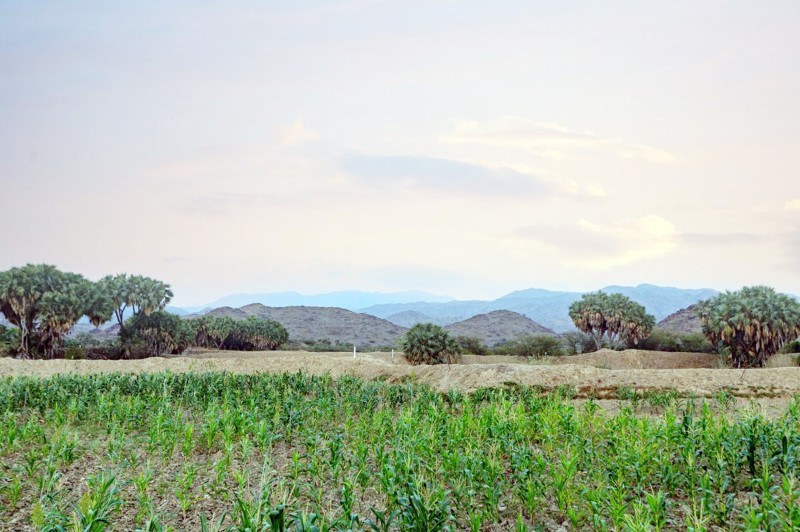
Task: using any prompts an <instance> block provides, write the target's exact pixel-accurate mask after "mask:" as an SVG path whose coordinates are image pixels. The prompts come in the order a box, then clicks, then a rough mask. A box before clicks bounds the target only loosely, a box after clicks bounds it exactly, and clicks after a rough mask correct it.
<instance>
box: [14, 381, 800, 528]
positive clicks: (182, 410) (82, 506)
mask: <svg viewBox="0 0 800 532" xmlns="http://www.w3.org/2000/svg"><path fill="white" fill-rule="evenodd" d="M568 395H569V390H567V389H564V390H563V391H562V392H561V393H551V394H543V393H541V392H540V391H538V390H536V389H533V388H524V387H523V388H516V389H512V390H497V389H484V390H478V391H477V392H475V393H474V394H472V395H466V394H462V393H460V392H457V391H451V392H449V393H444V394H443V393H438V392H435V391H433V390H431V389H429V388H426V387H422V386H419V385H414V384H411V383H408V384H405V385H390V384H387V383H381V382H369V381H363V380H360V379H357V378H353V377H341V378H339V379H336V380H334V379H332V378H331V377H330V376H325V375H323V376H310V375H307V374H303V373H296V374H279V375H264V374H258V375H232V374H227V373H207V374H197V373H187V374H143V375H139V376H131V375H120V374H105V375H89V376H57V377H53V378H50V379H38V378H27V377H15V378H5V379H2V380H0V443H1V444H2V445H1V446H0V449H2V450H1V451H0V453H1V456H2V460H1V461H0V463H1V464H2V466H0V467H1V468H2V469H0V479H1V480H0V500H1V501H2V507H1V508H0V512H1V515H2V519H3V520H4V521H5V523H6V526H9V527H11V528H13V529H21V528H25V527H33V528H36V529H47V530H64V529H72V528H73V527H76V529H77V528H80V529H82V530H102V529H104V528H105V527H107V526H113V528H115V529H126V530H132V529H137V528H138V529H141V530H161V529H164V528H165V527H166V528H172V529H176V530H182V529H198V528H201V527H205V528H206V529H227V530H247V529H249V530H263V529H270V530H283V529H289V528H290V527H291V528H292V529H294V530H333V529H339V530H344V529H359V530H360V529H365V530H395V529H402V530H439V529H443V528H453V529H473V530H486V529H497V530H508V529H515V528H516V529H518V530H525V529H530V528H537V527H538V528H540V529H552V528H554V527H557V526H559V525H561V524H564V525H566V526H574V527H588V528H593V529H612V528H618V529H620V528H625V529H632V530H644V529H656V530H658V529H670V528H671V529H684V528H689V527H691V528H694V529H695V530H702V529H704V528H706V527H724V528H736V527H743V528H747V529H755V528H780V529H797V528H798V527H800V504H799V503H798V500H799V499H800V490H798V483H797V480H796V478H797V474H798V467H799V466H798V464H800V431H798V427H799V426H800V425H799V423H800V402H798V400H797V399H796V398H795V399H794V400H793V401H791V403H790V404H789V406H788V408H787V410H786V412H785V414H784V415H782V416H780V417H779V418H776V419H766V418H764V417H761V416H760V415H758V414H756V413H747V412H735V413H726V408H727V407H729V405H730V402H731V398H730V396H728V395H726V394H719V395H718V396H717V397H716V398H715V399H713V400H711V401H701V402H700V403H697V402H692V401H685V402H682V401H680V400H679V399H677V398H675V397H674V396H669V395H662V396H659V397H658V399H657V400H655V399H650V407H651V408H656V409H657V414H658V415H653V412H652V411H651V412H650V413H649V415H643V414H644V413H643V412H641V411H639V410H638V409H639V408H640V406H641V404H642V402H643V400H642V399H641V398H639V397H637V395H636V394H633V395H632V396H631V397H630V402H628V403H626V404H625V405H623V406H622V408H621V410H620V411H619V412H618V413H616V414H613V415H612V414H609V413H608V412H604V411H603V410H602V409H600V408H599V407H598V405H597V403H595V402H594V401H587V402H585V403H584V404H582V405H575V404H573V403H571V402H570V401H569V400H568V397H567V396H568Z"/></svg>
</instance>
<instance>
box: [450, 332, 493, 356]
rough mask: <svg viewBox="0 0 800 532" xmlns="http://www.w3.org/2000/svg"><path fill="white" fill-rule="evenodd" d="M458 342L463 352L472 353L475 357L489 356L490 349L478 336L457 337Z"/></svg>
mask: <svg viewBox="0 0 800 532" xmlns="http://www.w3.org/2000/svg"><path fill="white" fill-rule="evenodd" d="M456 342H457V343H458V346H459V347H460V348H461V352H462V353H463V352H467V353H471V354H473V355H480V356H486V355H488V354H489V348H488V347H486V344H484V343H483V341H482V340H481V339H480V338H478V337H476V336H456Z"/></svg>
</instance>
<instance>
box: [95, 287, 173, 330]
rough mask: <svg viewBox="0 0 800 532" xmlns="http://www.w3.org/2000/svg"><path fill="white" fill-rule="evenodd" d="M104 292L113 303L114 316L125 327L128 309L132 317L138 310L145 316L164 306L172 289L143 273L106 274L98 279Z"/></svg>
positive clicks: (121, 326)
mask: <svg viewBox="0 0 800 532" xmlns="http://www.w3.org/2000/svg"><path fill="white" fill-rule="evenodd" d="M100 284H102V285H103V286H104V287H105V290H106V293H107V294H108V295H109V297H110V298H111V301H112V302H113V305H114V317H115V318H116V319H117V323H118V324H119V326H120V330H124V329H125V318H126V316H125V312H126V311H127V310H130V311H131V313H132V317H134V318H135V317H136V316H137V315H138V314H139V313H140V312H141V313H144V315H145V316H149V315H150V313H152V312H154V311H157V310H164V307H165V306H166V305H167V303H169V302H170V301H171V300H172V296H173V294H172V289H171V288H170V286H169V285H168V284H167V283H164V282H161V281H159V280H157V279H152V278H150V277H145V276H143V275H128V274H126V273H122V274H119V275H107V276H105V277H103V278H102V279H100Z"/></svg>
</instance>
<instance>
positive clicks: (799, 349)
mask: <svg viewBox="0 0 800 532" xmlns="http://www.w3.org/2000/svg"><path fill="white" fill-rule="evenodd" d="M781 353H800V338H798V339H797V340H792V341H791V342H788V343H786V344H784V345H783V347H782V348H781Z"/></svg>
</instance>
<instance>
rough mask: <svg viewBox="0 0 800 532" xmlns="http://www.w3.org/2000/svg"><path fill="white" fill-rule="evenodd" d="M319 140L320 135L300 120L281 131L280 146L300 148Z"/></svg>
mask: <svg viewBox="0 0 800 532" xmlns="http://www.w3.org/2000/svg"><path fill="white" fill-rule="evenodd" d="M318 138H319V135H318V134H317V133H316V132H315V131H312V130H310V129H309V128H307V127H306V125H305V122H304V121H303V119H302V118H298V119H297V120H295V121H294V122H292V123H291V124H290V125H289V126H287V127H285V128H283V129H282V130H281V132H280V142H279V144H280V145H281V146H284V147H288V146H299V145H302V144H307V143H309V142H313V141H315V140H317V139H318Z"/></svg>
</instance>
